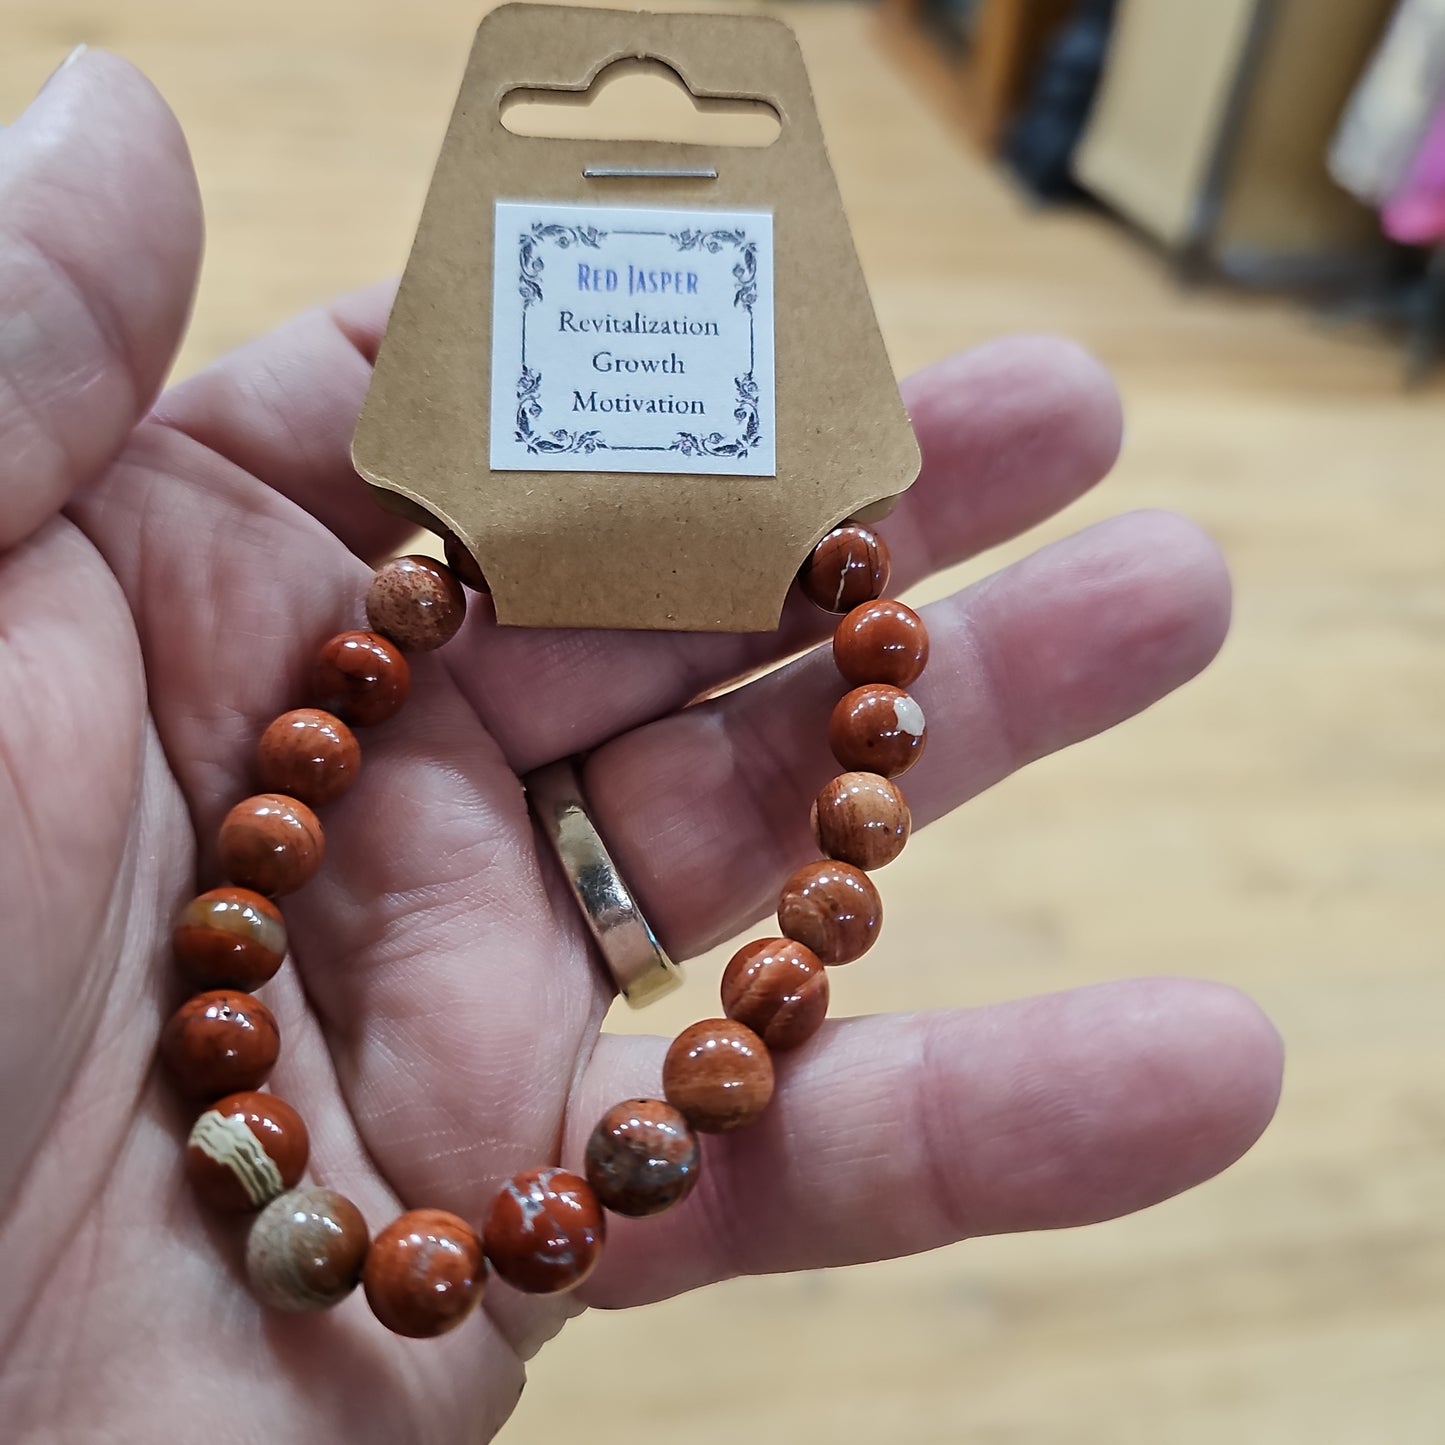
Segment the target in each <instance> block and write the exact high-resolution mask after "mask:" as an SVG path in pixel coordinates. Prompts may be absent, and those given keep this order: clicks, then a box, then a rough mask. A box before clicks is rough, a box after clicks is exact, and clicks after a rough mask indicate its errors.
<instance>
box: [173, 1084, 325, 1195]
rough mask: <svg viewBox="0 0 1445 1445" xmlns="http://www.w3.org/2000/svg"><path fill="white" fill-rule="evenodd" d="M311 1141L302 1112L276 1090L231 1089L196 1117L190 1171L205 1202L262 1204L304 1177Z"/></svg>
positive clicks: (189, 1146) (193, 1184)
mask: <svg viewBox="0 0 1445 1445" xmlns="http://www.w3.org/2000/svg"><path fill="white" fill-rule="evenodd" d="M310 1148H311V1142H310V1139H309V1138H308V1136H307V1133H306V1125H305V1124H304V1123H302V1121H301V1116H300V1114H298V1113H297V1112H296V1110H295V1109H293V1108H292V1107H291V1105H290V1104H288V1103H287V1102H286V1101H285V1100H284V1099H278V1098H277V1097H276V1096H275V1095H274V1094H256V1093H250V1092H247V1093H240V1094H229V1095H227V1096H226V1098H224V1099H219V1100H217V1102H216V1103H214V1104H212V1105H211V1107H210V1108H209V1109H207V1110H206V1111H205V1113H204V1114H202V1115H201V1117H200V1118H199V1119H197V1120H196V1122H195V1125H194V1126H193V1127H192V1129H191V1136H190V1138H189V1140H187V1142H186V1174H187V1177H188V1178H189V1179H190V1181H191V1187H192V1188H193V1189H194V1190H195V1191H196V1196H197V1198H199V1199H200V1200H201V1202H202V1203H203V1204H207V1205H209V1206H210V1207H211V1208H212V1209H217V1210H222V1211H225V1212H227V1213H239V1212H241V1211H244V1210H248V1209H260V1208H261V1207H262V1206H263V1205H266V1204H269V1203H270V1202H271V1201H272V1200H273V1199H275V1198H276V1196H277V1195H278V1194H284V1193H285V1191H286V1190H288V1189H290V1188H292V1187H293V1186H294V1185H295V1183H296V1181H297V1180H298V1179H300V1178H301V1175H302V1172H303V1171H304V1170H305V1168H306V1156H307V1154H308V1153H309V1152H310Z"/></svg>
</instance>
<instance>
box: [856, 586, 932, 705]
mask: <svg viewBox="0 0 1445 1445" xmlns="http://www.w3.org/2000/svg"><path fill="white" fill-rule="evenodd" d="M833 661H834V662H836V663H837V664H838V671H839V672H841V673H842V674H843V676H844V678H845V679H846V680H847V681H848V682H850V683H851V684H852V685H853V686H854V687H861V686H862V685H863V684H864V683H869V682H887V683H891V684H892V685H893V686H894V687H908V686H910V685H911V684H913V683H915V682H917V681H918V678H919V675H920V674H921V673H922V672H923V669H924V668H925V667H926V666H927V665H928V629H927V628H926V627H925V626H924V625H923V619H922V618H921V617H920V616H919V615H918V614H917V613H916V612H915V611H914V610H913V609H912V608H911V607H905V606H904V605H903V603H901V602H895V601H894V600H893V599H892V598H891V597H882V598H879V599H878V600H877V601H876V602H865V603H864V604H863V605H862V606H861V607H855V608H854V609H853V610H852V611H851V612H850V613H849V614H848V615H847V616H846V617H845V618H844V619H843V620H842V621H841V622H840V623H839V624H838V626H837V629H836V630H835V631H834V633H833Z"/></svg>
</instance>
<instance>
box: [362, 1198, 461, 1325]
mask: <svg viewBox="0 0 1445 1445" xmlns="http://www.w3.org/2000/svg"><path fill="white" fill-rule="evenodd" d="M486 1282H487V1262H486V1260H485V1259H484V1258H483V1257H482V1241H481V1240H480V1239H479V1238H478V1237H477V1232H476V1230H474V1229H473V1228H472V1227H471V1225H469V1224H468V1223H467V1222H466V1220H464V1219H458V1218H457V1216H456V1215H455V1214H448V1213H447V1212H446V1210H444V1209H411V1210H408V1211H407V1212H406V1213H405V1214H403V1215H402V1216H401V1218H400V1219H395V1220H393V1221H392V1222H391V1223H390V1224H388V1225H387V1226H386V1228H385V1229H383V1230H382V1231H381V1233H380V1234H378V1235H377V1236H376V1238H375V1239H374V1240H372V1242H371V1249H370V1250H369V1251H368V1252H367V1256H366V1264H365V1265H364V1266H363V1268H362V1271H361V1283H362V1286H363V1288H364V1289H365V1290H366V1302H367V1304H369V1305H370V1306H371V1312H372V1314H374V1315H375V1316H376V1317H377V1319H379V1320H380V1321H381V1323H382V1324H384V1325H385V1326H386V1327H387V1329H389V1330H392V1331H394V1332H395V1333H396V1334H398V1335H405V1336H407V1338H409V1339H413V1340H425V1339H431V1338H432V1337H433V1336H435V1335H444V1334H446V1332H447V1331H448V1330H454V1329H455V1328H456V1327H457V1326H458V1325H459V1324H461V1322H462V1321H463V1320H464V1319H466V1317H467V1316H468V1315H469V1314H471V1312H472V1311H473V1310H474V1309H475V1308H476V1307H477V1304H478V1302H479V1301H480V1300H481V1298H482V1290H483V1289H484V1287H485V1286H486Z"/></svg>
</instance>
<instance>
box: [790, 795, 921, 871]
mask: <svg viewBox="0 0 1445 1445" xmlns="http://www.w3.org/2000/svg"><path fill="white" fill-rule="evenodd" d="M812 822H813V836H814V837H815V838H816V839H817V840H818V849H819V851H820V852H822V853H824V854H825V855H826V856H827V857H829V858H836V859H838V860H839V861H840V862H843V863H851V864H853V866H854V867H855V868H866V869H873V868H881V867H883V865H884V864H885V863H891V862H892V861H893V860H894V859H895V858H896V857H897V856H898V855H899V854H900V853H901V852H902V851H903V845H904V844H905V843H907V841H908V834H909V832H910V830H911V829H912V827H913V815H912V813H910V812H909V809H908V802H907V800H906V799H905V798H904V796H903V793H902V790H901V789H900V788H899V787H898V784H897V783H892V782H889V780H888V779H887V778H883V777H879V775H878V774H877V773H843V774H842V775H841V776H840V777H836V778H834V779H833V781H832V782H831V783H828V784H827V785H826V786H825V787H824V788H823V790H822V792H820V793H819V794H818V796H817V798H816V799H815V800H814V803H813V817H812Z"/></svg>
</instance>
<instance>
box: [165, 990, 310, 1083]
mask: <svg viewBox="0 0 1445 1445" xmlns="http://www.w3.org/2000/svg"><path fill="white" fill-rule="evenodd" d="M160 1052H161V1059H162V1061H163V1062H164V1064H165V1066H166V1068H167V1069H168V1070H169V1071H170V1074H171V1077H172V1079H174V1080H175V1083H176V1086H177V1088H179V1089H180V1091H181V1092H182V1093H183V1094H188V1095H190V1097H191V1098H193V1099H219V1098H220V1097H221V1096H222V1095H224V1094H234V1093H237V1092H239V1091H241V1090H245V1089H259V1088H260V1087H261V1085H262V1084H264V1083H265V1082H266V1079H267V1076H268V1075H269V1074H270V1072H271V1070H272V1068H274V1067H275V1064H276V1059H277V1056H278V1055H279V1054H280V1052H281V1032H280V1030H279V1029H278V1028H277V1027H276V1020H275V1018H274V1017H273V1015H272V1013H271V1010H270V1009H268V1008H267V1007H266V1005H265V1004H263V1003H262V1002H261V1000H260V999H258V998H252V997H251V995H250V994H248V993H238V992H236V991H235V990H234V989H226V988H218V989H212V990H211V991H210V992H209V993H198V994H197V995H196V996H195V997H194V998H190V999H187V1000H186V1001H185V1003H183V1004H182V1005H181V1006H180V1008H178V1009H177V1010H176V1011H175V1013H173V1014H172V1015H171V1017H170V1020H169V1022H168V1023H167V1024H166V1026H165V1028H164V1029H163V1030H162V1031H161V1050H160Z"/></svg>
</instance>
